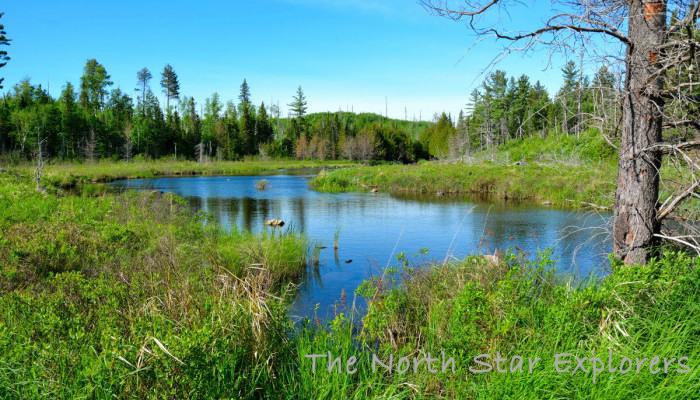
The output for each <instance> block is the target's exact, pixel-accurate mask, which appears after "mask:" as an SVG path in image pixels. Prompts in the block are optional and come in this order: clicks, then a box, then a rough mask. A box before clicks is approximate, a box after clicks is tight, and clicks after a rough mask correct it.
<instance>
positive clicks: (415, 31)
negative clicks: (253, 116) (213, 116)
mask: <svg viewBox="0 0 700 400" xmlns="http://www.w3.org/2000/svg"><path fill="white" fill-rule="evenodd" d="M547 4H549V3H548V2H545V3H543V4H542V5H538V6H531V5H528V7H523V8H520V9H516V10H513V11H511V13H509V14H504V13H502V14H498V15H496V16H495V18H498V19H499V20H505V21H506V22H508V23H515V24H516V25H517V24H523V23H525V22H528V21H529V22H532V21H534V22H538V21H541V20H543V19H544V17H545V16H546V15H547V14H548V11H549V9H548V8H547V7H546V5H547ZM2 10H3V11H4V12H5V16H4V17H3V22H4V24H5V27H6V30H7V32H8V36H9V37H10V38H11V39H12V40H13V42H12V45H11V47H10V48H9V49H8V50H9V52H10V56H11V57H12V60H11V61H10V63H9V64H8V65H7V66H6V67H5V68H4V69H3V70H2V71H1V73H2V76H4V77H5V78H6V81H5V84H6V85H5V86H6V88H7V87H10V86H12V85H14V84H15V83H17V82H18V81H19V80H21V79H23V78H31V80H32V82H34V83H40V84H42V85H43V86H44V87H46V85H47V84H50V90H51V92H52V94H54V95H56V94H58V93H59V91H60V88H61V87H62V86H63V85H64V84H65V82H66V81H71V82H74V83H77V82H78V81H79V78H80V75H81V72H82V67H83V65H84V63H85V60H87V59H88V58H96V59H97V60H98V61H99V62H101V63H102V64H104V65H105V67H106V68H107V71H108V72H109V73H110V75H111V76H112V80H113V81H114V82H115V85H114V86H115V87H117V86H118V87H120V88H121V89H122V90H125V91H128V92H129V93H131V94H133V93H134V91H133V89H134V87H135V86H136V71H137V70H139V69H141V68H142V67H148V68H149V69H150V70H151V71H152V72H153V75H154V79H153V81H152V83H151V87H152V89H153V90H154V91H155V92H157V93H158V94H160V87H159V85H158V81H159V77H160V71H161V70H162V68H163V66H164V65H165V64H166V63H170V64H172V65H173V67H174V68H175V70H176V72H177V73H178V75H179V78H180V82H181V91H182V94H184V95H191V96H194V97H195V98H196V99H197V100H198V101H200V102H203V100H204V99H205V98H206V97H208V96H210V95H211V94H212V93H213V92H215V91H216V92H218V93H219V94H220V95H221V96H222V97H223V98H224V99H234V98H236V97H237V94H238V87H239V85H240V83H241V81H242V80H243V78H246V79H247V80H248V82H249V84H250V86H251V90H252V94H253V99H254V100H255V101H256V102H258V103H259V102H261V101H265V103H270V102H274V103H277V102H279V104H280V106H281V108H282V111H283V114H286V111H287V107H286V104H287V103H289V102H290V101H291V97H292V95H293V94H294V91H295V89H296V87H297V86H298V85H301V86H302V87H303V88H304V91H305V92H306V95H307V98H308V101H309V109H310V111H312V112H315V111H336V110H338V109H341V108H342V109H343V110H344V109H346V108H348V109H353V110H354V111H356V112H359V111H368V112H377V113H381V114H383V113H384V108H385V98H387V99H388V105H389V107H388V108H389V115H390V116H393V117H398V118H403V117H404V115H405V110H407V114H408V117H409V119H412V118H413V117H414V115H415V117H416V118H418V117H419V116H422V117H423V119H431V118H432V115H433V114H434V113H436V112H440V111H443V110H444V111H449V112H452V113H456V112H458V110H459V109H460V108H461V107H463V106H464V104H465V103H466V102H467V100H468V96H469V93H470V92H471V90H472V89H473V88H474V87H476V86H478V85H479V84H480V82H481V80H482V78H483V76H481V74H482V72H483V71H484V69H485V68H486V67H487V66H488V64H489V62H490V61H491V60H492V59H493V58H494V57H495V56H497V55H498V54H499V52H500V49H501V46H500V45H499V44H496V43H495V42H494V41H492V40H486V41H481V42H477V41H476V39H475V37H474V36H473V35H472V34H470V32H469V30H468V29H467V28H466V27H465V26H464V25H463V24H460V23H455V22H452V21H450V20H447V19H443V18H439V17H435V16H432V15H430V14H429V13H428V12H427V11H426V10H424V9H423V8H422V7H421V6H420V5H419V4H418V3H417V1H415V0H256V1H239V0H235V1H208V0H201V1H198V2H193V1H177V0H173V1H167V2H166V1H147V0H141V1H133V0H121V1H96V0H92V1H87V0H71V1H56V0H51V1H49V0H31V1H28V0H22V1H17V0H9V1H6V2H5V4H4V5H3V7H2ZM563 62H564V61H563V60H562V59H561V57H556V58H554V59H553V62H552V64H551V65H549V67H548V64H549V63H548V60H547V54H546V53H544V52H538V53H533V54H530V55H526V56H523V55H519V54H516V55H511V56H509V57H508V58H507V59H505V60H504V61H501V62H500V63H499V65H498V68H500V69H504V70H506V71H507V72H508V73H509V75H512V74H521V73H527V74H528V75H530V76H531V77H532V78H533V80H540V81H542V83H543V84H545V86H547V87H548V88H550V89H556V88H558V86H559V84H560V82H561V78H560V75H561V74H560V72H559V68H560V67H561V66H562V64H563Z"/></svg>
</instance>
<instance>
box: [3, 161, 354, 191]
mask: <svg viewBox="0 0 700 400" xmlns="http://www.w3.org/2000/svg"><path fill="white" fill-rule="evenodd" d="M353 165H355V164H354V163H352V162H349V161H342V160H341V161H317V160H303V161H297V160H272V161H262V160H250V161H218V162H210V163H201V164H200V163H197V162H194V161H174V160H167V159H162V160H156V161H131V162H124V161H116V162H115V161H98V162H94V163H89V162H84V163H77V162H76V163H55V164H49V165H47V166H46V168H45V172H44V176H43V183H44V184H45V185H47V186H53V187H58V188H73V187H77V186H82V185H85V184H91V183H103V182H110V181H114V180H117V179H131V178H153V177H157V176H181V175H185V176H187V175H273V174H279V173H283V172H286V173H291V174H293V173H300V172H305V171H304V170H307V169H317V168H340V167H349V166H353ZM13 169H15V170H18V171H20V172H21V173H22V174H25V175H30V174H31V173H32V171H33V169H34V166H33V165H31V164H27V165H23V166H19V167H14V168H13Z"/></svg>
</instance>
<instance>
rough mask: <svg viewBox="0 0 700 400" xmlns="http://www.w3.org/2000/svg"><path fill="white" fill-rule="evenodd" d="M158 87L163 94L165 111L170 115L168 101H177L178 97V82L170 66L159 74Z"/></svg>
mask: <svg viewBox="0 0 700 400" xmlns="http://www.w3.org/2000/svg"><path fill="white" fill-rule="evenodd" d="M160 86H161V87H162V88H163V94H165V109H166V112H167V113H168V114H170V100H171V99H177V98H178V97H179V96H180V82H179V81H178V79H177V74H176V73H175V70H174V69H173V67H172V66H171V65H170V64H167V65H166V66H165V67H164V68H163V72H162V74H161V79H160Z"/></svg>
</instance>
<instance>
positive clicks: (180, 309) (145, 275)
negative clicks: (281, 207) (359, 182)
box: [0, 176, 307, 398]
mask: <svg viewBox="0 0 700 400" xmlns="http://www.w3.org/2000/svg"><path fill="white" fill-rule="evenodd" d="M204 218H206V217H205V216H203V215H192V213H191V211H189V208H188V207H187V206H186V205H185V204H184V203H183V201H182V200H180V199H179V198H177V197H174V196H171V195H167V194H160V193H157V192H144V193H131V192H127V193H122V194H118V195H104V196H99V197H93V196H65V197H57V196H54V195H50V194H39V193H36V192H35V191H34V190H33V189H32V187H31V185H30V184H29V182H28V180H27V179H25V178H21V177H15V178H13V177H8V176H2V177H0V227H1V229H0V266H1V268H0V307H2V309H1V310H0V353H1V354H2V355H1V356H0V397H1V398H38V397H42V398H45V397H50V398H80V397H88V398H110V397H115V396H116V397H127V398H128V397H133V398H172V397H179V398H182V397H188V398H219V397H241V396H242V397H255V396H257V395H258V394H259V393H260V392H261V390H262V389H261V387H262V386H265V385H268V386H269V382H272V381H273V376H274V374H275V371H276V370H277V369H278V368H279V365H280V364H281V363H282V362H283V361H284V360H287V359H289V357H290V355H289V354H290V352H291V351H292V347H291V344H290V339H289V332H290V329H291V324H290V322H289V320H288V318H287V315H286V312H287V304H288V302H289V300H290V296H291V294H292V292H291V291H290V290H292V287H291V286H290V285H293V283H294V282H295V281H296V279H297V278H299V277H300V276H301V275H302V274H303V273H304V270H305V265H306V249H307V245H306V242H305V240H304V239H303V238H302V237H300V236H299V235H296V234H294V233H293V232H289V231H287V232H278V233H265V234H261V235H253V234H250V233H246V232H237V231H233V232H225V231H224V230H223V229H222V228H221V227H219V226H217V225H215V224H212V223H211V222H210V221H209V222H208V223H206V224H204V223H202V222H204V221H203V219H204ZM264 382H265V385H263V383H264ZM267 390H271V389H267Z"/></svg>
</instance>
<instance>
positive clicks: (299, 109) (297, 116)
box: [287, 86, 308, 143]
mask: <svg viewBox="0 0 700 400" xmlns="http://www.w3.org/2000/svg"><path fill="white" fill-rule="evenodd" d="M288 106H289V107H290V114H291V117H292V119H291V121H290V126H289V131H288V132H287V135H288V136H289V140H288V141H291V142H292V143H295V142H297V141H298V139H299V137H300V136H302V135H303V136H306V135H307V126H306V119H305V118H304V117H305V115H306V97H304V91H303V89H302V88H301V86H299V88H297V93H296V95H295V96H294V97H292V102H291V103H289V104H288ZM306 139H308V138H306Z"/></svg>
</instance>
